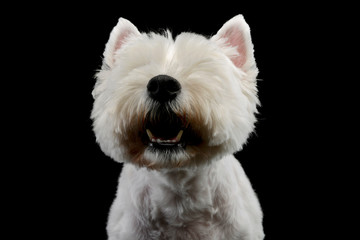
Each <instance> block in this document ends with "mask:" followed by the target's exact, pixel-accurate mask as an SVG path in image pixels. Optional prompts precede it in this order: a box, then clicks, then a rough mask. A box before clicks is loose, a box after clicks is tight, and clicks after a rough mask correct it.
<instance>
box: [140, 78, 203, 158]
mask: <svg viewBox="0 0 360 240" xmlns="http://www.w3.org/2000/svg"><path fill="white" fill-rule="evenodd" d="M147 92H148V95H149V97H150V98H151V99H152V100H153V106H152V109H150V111H149V112H148V113H147V114H146V116H145V120H144V124H143V134H142V140H143V143H144V144H145V145H147V146H148V147H150V148H152V149H154V150H166V151H169V150H177V149H185V147H186V146H187V145H188V144H197V143H198V142H200V138H199V137H198V136H197V135H196V134H195V133H194V131H193V130H192V128H191V125H190V122H189V119H187V116H186V113H184V112H177V113H175V112H174V111H173V110H172V108H171V107H170V105H171V104H172V105H174V100H175V99H176V97H177V96H178V95H179V93H180V92H181V85H180V83H179V82H178V81H177V80H176V79H175V78H173V77H170V76H167V75H158V76H155V77H153V78H152V79H150V81H149V82H148V84H147Z"/></svg>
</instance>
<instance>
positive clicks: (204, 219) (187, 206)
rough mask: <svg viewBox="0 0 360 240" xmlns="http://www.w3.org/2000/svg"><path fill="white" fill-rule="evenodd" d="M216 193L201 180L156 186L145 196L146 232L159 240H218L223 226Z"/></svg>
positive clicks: (147, 191)
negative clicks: (218, 233) (220, 226)
mask: <svg viewBox="0 0 360 240" xmlns="http://www.w3.org/2000/svg"><path fill="white" fill-rule="evenodd" d="M174 180H176V179H174ZM204 181H205V182H204ZM215 190H216V189H214V186H212V185H211V183H210V182H208V181H206V180H205V179H199V178H194V179H188V181H187V183H186V184H184V182H181V181H179V184H178V185H173V184H170V185H167V184H162V183H158V185H155V186H154V185H152V186H151V187H149V188H147V189H146V193H145V194H144V195H143V197H144V198H143V200H144V202H143V207H144V208H143V211H141V215H142V216H141V218H142V220H143V221H144V223H145V224H144V226H143V227H145V228H147V229H148V231H145V232H147V234H149V236H157V238H156V239H215V238H214V232H215V231H218V228H219V222H220V217H219V212H220V211H219V209H218V206H217V201H216V199H214V196H215Z"/></svg>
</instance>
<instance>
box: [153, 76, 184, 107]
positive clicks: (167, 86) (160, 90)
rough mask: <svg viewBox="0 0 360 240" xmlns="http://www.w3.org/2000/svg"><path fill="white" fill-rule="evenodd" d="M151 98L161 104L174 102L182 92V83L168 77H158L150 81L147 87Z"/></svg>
mask: <svg viewBox="0 0 360 240" xmlns="http://www.w3.org/2000/svg"><path fill="white" fill-rule="evenodd" d="M147 90H148V94H149V96H150V97H151V98H152V99H154V100H157V101H159V102H166V101H171V100H173V99H174V98H175V97H176V96H177V95H178V94H179V93H180V90H181V85H180V83H179V82H178V81H177V80H176V79H175V78H173V77H170V76H168V75H158V76H155V77H153V78H152V79H150V81H149V82H148V85H147Z"/></svg>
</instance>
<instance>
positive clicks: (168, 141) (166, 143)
mask: <svg viewBox="0 0 360 240" xmlns="http://www.w3.org/2000/svg"><path fill="white" fill-rule="evenodd" d="M146 133H147V135H148V137H149V140H150V143H149V145H150V146H152V147H153V146H154V144H155V145H159V146H163V147H176V146H177V147H182V146H184V145H183V144H182V142H181V137H182V135H183V133H184V130H180V131H179V132H178V134H177V135H176V137H173V138H162V137H158V136H155V135H154V134H153V133H152V132H151V131H150V129H146Z"/></svg>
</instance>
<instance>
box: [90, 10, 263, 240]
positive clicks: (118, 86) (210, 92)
mask: <svg viewBox="0 0 360 240" xmlns="http://www.w3.org/2000/svg"><path fill="white" fill-rule="evenodd" d="M257 73H258V70H257V67H256V64H255V59H254V54H253V45H252V42H251V37H250V29H249V27H248V25H247V24H246V22H245V20H244V18H243V17H242V15H238V16H235V17H234V18H232V19H231V20H229V21H228V22H227V23H225V24H224V26H223V27H222V28H221V29H220V30H219V31H218V33H217V34H216V35H214V36H213V37H211V38H210V39H207V38H205V37H204V36H201V35H198V34H194V33H181V34H180V35H178V36H177V37H176V38H175V39H173V37H172V36H171V33H170V32H169V31H167V32H164V33H163V34H157V33H140V32H139V31H138V29H137V28H136V27H135V26H134V25H133V24H132V23H131V22H129V21H128V20H126V19H123V18H120V19H119V22H118V24H117V25H116V26H115V27H114V29H113V31H112V32H111V34H110V39H109V41H108V43H107V44H106V48H105V51H104V63H103V67H102V69H101V70H100V71H99V72H98V74H97V75H96V77H97V82H96V85H95V88H94V91H93V96H94V99H95V102H94V106H93V111H92V119H93V121H94V123H93V126H94V132H95V134H96V139H97V142H98V143H99V144H100V147H101V149H102V150H103V151H104V153H105V154H107V155H108V156H110V157H111V158H113V159H114V160H116V161H118V162H124V163H125V165H124V167H123V171H122V173H121V177H120V180H119V187H118V191H117V196H116V199H115V201H114V203H113V206H112V208H111V211H110V216H109V221H108V227H107V230H108V236H109V240H137V239H139V240H140V239H141V240H145V239H146V240H149V239H157V240H159V239H174V240H175V239H176V240H181V239H186V240H191V239H206V240H211V239H214V240H215V239H224V240H225V239H226V240H231V239H241V240H260V239H263V237H264V234H263V230H262V213H261V209H260V206H259V203H258V200H257V198H256V195H255V193H254V191H253V190H252V187H251V184H250V183H249V181H248V179H247V177H246V175H245V173H244V171H243V169H242V168H241V165H240V164H239V162H238V161H237V160H236V159H235V158H234V157H233V155H232V153H234V152H235V151H238V150H240V149H241V148H242V146H243V144H244V143H245V142H246V140H247V138H248V136H249V134H250V133H251V132H252V131H253V129H254V123H255V121H256V118H255V113H256V111H257V110H256V106H257V105H258V103H259V102H258V98H257V90H256V76H257ZM160 74H162V75H168V76H171V77H173V78H175V79H177V81H178V82H179V83H180V84H181V92H180V94H179V95H178V96H177V97H176V98H175V99H174V100H172V101H168V102H164V103H161V102H157V101H155V100H153V99H151V98H150V97H149V94H148V90H147V84H148V82H149V80H150V79H152V78H153V77H154V76H158V75H160ZM164 119H165V120H164ZM166 121H168V122H166ZM149 124H151V125H153V126H154V125H157V126H156V127H157V128H159V127H161V126H159V125H162V124H165V125H169V126H170V127H171V126H172V125H174V128H176V127H179V129H180V128H181V129H182V130H183V131H184V134H185V137H183V138H184V140H182V141H185V142H184V145H182V146H180V145H179V147H178V146H175V147H172V148H171V149H168V148H165V149H161V148H160V149H158V148H154V147H152V145H151V142H150V143H149V139H148V138H150V136H147V132H146V131H147V126H148V125H149ZM175 125H176V126H175ZM169 126H167V128H168V129H169V131H171V129H170V127H169ZM173 149H174V150H173Z"/></svg>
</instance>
